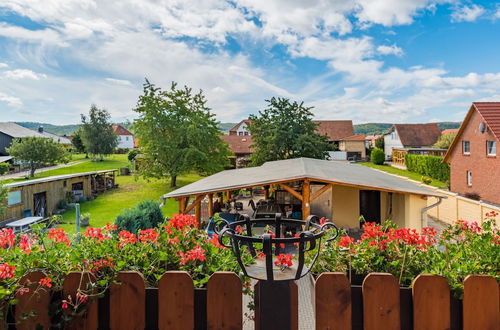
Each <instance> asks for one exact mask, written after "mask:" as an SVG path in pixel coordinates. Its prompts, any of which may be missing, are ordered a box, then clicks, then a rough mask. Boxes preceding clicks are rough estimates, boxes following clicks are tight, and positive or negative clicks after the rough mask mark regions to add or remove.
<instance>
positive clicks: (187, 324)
mask: <svg viewBox="0 0 500 330" xmlns="http://www.w3.org/2000/svg"><path fill="white" fill-rule="evenodd" d="M158 327H159V329H160V330H162V329H165V330H166V329H171V330H181V329H193V328H194V285H193V280H192V278H191V276H189V274H188V273H187V272H181V271H169V272H166V273H165V274H163V276H162V277H161V279H160V282H159V283H158Z"/></svg>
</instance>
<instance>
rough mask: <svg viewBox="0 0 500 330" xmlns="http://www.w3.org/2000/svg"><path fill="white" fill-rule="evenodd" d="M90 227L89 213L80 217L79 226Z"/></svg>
mask: <svg viewBox="0 0 500 330" xmlns="http://www.w3.org/2000/svg"><path fill="white" fill-rule="evenodd" d="M89 225H90V213H83V214H82V215H80V226H82V227H87V226H89Z"/></svg>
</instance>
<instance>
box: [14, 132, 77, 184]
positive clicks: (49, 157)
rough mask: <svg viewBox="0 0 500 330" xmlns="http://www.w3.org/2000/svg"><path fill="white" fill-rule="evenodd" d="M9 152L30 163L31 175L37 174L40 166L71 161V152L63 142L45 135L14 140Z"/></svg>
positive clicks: (16, 157)
mask: <svg viewBox="0 0 500 330" xmlns="http://www.w3.org/2000/svg"><path fill="white" fill-rule="evenodd" d="M7 152H8V153H9V155H11V156H12V157H14V158H15V159H17V160H20V161H24V162H27V163H28V164H29V166H30V176H31V177H34V176H35V171H36V170H37V169H38V168H40V167H43V166H48V165H52V164H56V163H67V162H68V161H69V154H68V152H67V151H66V149H64V147H63V145H62V144H59V143H57V142H55V141H54V140H52V139H47V138H43V137H27V138H23V139H17V140H13V141H12V144H11V146H10V147H9V148H7Z"/></svg>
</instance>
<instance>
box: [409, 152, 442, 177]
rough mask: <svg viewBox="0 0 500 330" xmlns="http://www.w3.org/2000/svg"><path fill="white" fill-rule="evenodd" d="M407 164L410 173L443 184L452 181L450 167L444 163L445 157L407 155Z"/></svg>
mask: <svg viewBox="0 0 500 330" xmlns="http://www.w3.org/2000/svg"><path fill="white" fill-rule="evenodd" d="M405 162H406V168H407V169H408V171H411V172H415V173H418V174H422V175H426V176H428V177H430V178H433V179H436V180H439V181H443V182H446V181H448V180H450V166H449V165H448V164H447V163H443V157H438V156H423V155H412V154H406V156H405Z"/></svg>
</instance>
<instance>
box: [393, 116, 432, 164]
mask: <svg viewBox="0 0 500 330" xmlns="http://www.w3.org/2000/svg"><path fill="white" fill-rule="evenodd" d="M440 136H441V130H440V129H439V126H438V125H437V124H394V125H392V127H391V128H390V130H389V131H388V132H387V133H385V134H384V153H385V158H386V159H390V158H391V157H392V149H402V148H423V147H430V146H432V145H433V144H434V143H436V142H437V140H438V139H439V137H440Z"/></svg>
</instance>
